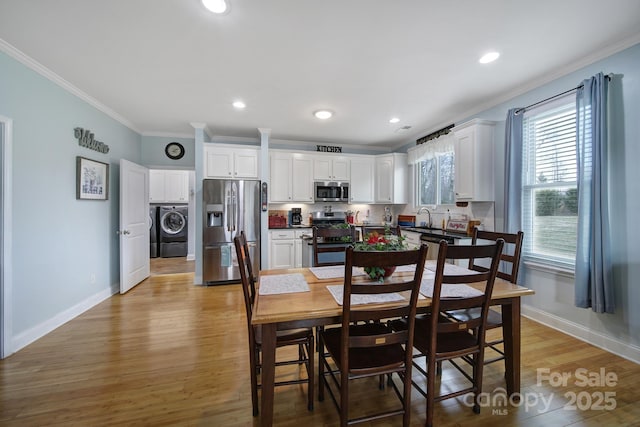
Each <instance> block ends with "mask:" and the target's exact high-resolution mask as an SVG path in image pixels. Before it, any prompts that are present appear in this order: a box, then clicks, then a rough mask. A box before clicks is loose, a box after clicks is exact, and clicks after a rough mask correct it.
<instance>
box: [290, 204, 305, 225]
mask: <svg viewBox="0 0 640 427" xmlns="http://www.w3.org/2000/svg"><path fill="white" fill-rule="evenodd" d="M300 224H302V208H291V225H300Z"/></svg>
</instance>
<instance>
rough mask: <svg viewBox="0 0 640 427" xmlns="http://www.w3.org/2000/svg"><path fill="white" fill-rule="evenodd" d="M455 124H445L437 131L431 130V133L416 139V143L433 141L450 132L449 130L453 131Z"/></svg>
mask: <svg viewBox="0 0 640 427" xmlns="http://www.w3.org/2000/svg"><path fill="white" fill-rule="evenodd" d="M453 126H454V125H453V124H450V125H449V126H445V127H443V128H442V129H438V130H437V131H435V132H431V133H430V134H429V135H426V136H423V137H422V138H418V139H416V145H420V144H424V143H425V142H427V141H431V140H432V139H436V138H439V137H441V136H442V135H446V134H448V133H449V132H451V129H453Z"/></svg>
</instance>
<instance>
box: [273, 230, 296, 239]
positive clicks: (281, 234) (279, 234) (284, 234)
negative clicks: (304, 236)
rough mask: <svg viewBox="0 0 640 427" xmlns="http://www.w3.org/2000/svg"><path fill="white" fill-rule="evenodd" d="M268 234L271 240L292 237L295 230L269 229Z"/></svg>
mask: <svg viewBox="0 0 640 427" xmlns="http://www.w3.org/2000/svg"><path fill="white" fill-rule="evenodd" d="M269 235H270V236H271V240H285V239H294V238H295V231H294V230H278V231H270V232H269Z"/></svg>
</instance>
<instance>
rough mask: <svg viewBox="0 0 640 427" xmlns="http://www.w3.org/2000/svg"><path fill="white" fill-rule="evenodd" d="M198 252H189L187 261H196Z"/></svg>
mask: <svg viewBox="0 0 640 427" xmlns="http://www.w3.org/2000/svg"><path fill="white" fill-rule="evenodd" d="M195 260H196V254H187V261H195Z"/></svg>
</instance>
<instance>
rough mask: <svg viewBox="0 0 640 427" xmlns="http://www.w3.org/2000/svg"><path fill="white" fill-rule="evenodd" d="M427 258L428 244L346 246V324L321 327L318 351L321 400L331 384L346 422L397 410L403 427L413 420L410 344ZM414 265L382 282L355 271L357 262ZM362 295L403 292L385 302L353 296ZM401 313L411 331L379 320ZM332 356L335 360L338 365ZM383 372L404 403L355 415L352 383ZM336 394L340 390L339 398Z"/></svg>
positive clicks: (344, 320)
mask: <svg viewBox="0 0 640 427" xmlns="http://www.w3.org/2000/svg"><path fill="white" fill-rule="evenodd" d="M426 257H427V248H426V247H424V246H423V247H420V248H419V249H417V250H411V251H389V252H375V251H355V250H354V249H353V248H351V247H350V248H347V250H346V263H345V279H344V286H343V290H342V324H341V326H339V327H335V328H327V329H325V330H323V331H321V332H320V351H319V352H318V354H319V357H320V360H319V363H318V381H319V390H318V399H319V400H320V401H323V400H324V391H325V388H326V389H327V390H328V392H329V395H330V396H331V399H332V400H333V403H334V404H335V406H336V408H337V410H338V412H339V413H340V425H341V426H346V425H348V424H349V425H351V424H356V423H360V422H366V421H371V420H374V419H379V418H383V417H391V416H397V415H402V416H403V426H408V425H409V421H410V413H411V412H410V411H411V381H410V379H411V368H412V351H411V350H410V349H411V348H412V346H413V336H414V333H413V327H414V322H413V320H414V319H415V314H416V304H417V301H418V293H419V291H420V282H421V280H422V274H423V271H424V264H425V260H426ZM409 264H415V265H416V268H415V272H414V273H413V275H411V276H409V277H407V276H401V275H397V277H396V276H391V277H389V278H387V279H386V280H385V281H384V282H382V283H380V282H375V283H374V282H372V281H370V280H367V279H365V278H363V276H356V277H354V276H353V275H352V272H353V267H375V266H381V265H384V266H401V265H409ZM401 292H403V293H404V297H403V296H400V294H399V293H401ZM362 295H367V296H369V297H370V296H375V297H381V296H387V297H388V296H400V299H399V300H397V302H395V301H394V303H390V304H385V305H380V304H363V305H360V304H357V303H354V301H352V298H358V297H362ZM400 316H406V318H407V319H409V320H408V322H407V329H406V330H402V331H394V330H392V329H391V328H390V327H389V326H388V325H387V324H386V323H384V322H380V320H382V319H389V318H395V317H400ZM325 349H326V352H325ZM407 349H409V350H408V351H407ZM330 361H333V364H331V363H330ZM393 373H396V374H398V375H399V376H400V378H401V380H402V382H403V391H402V393H401V392H400V390H399V388H398V386H397V385H396V383H395V382H394V381H393V380H392V374H393ZM381 375H386V376H388V379H389V384H390V385H391V386H392V387H393V389H394V391H395V393H396V395H397V396H398V398H399V399H400V402H401V403H402V406H401V407H396V408H393V409H391V410H386V411H380V412H378V413H376V414H364V415H362V416H359V417H357V418H351V419H350V418H349V382H350V381H351V380H356V379H362V378H367V377H374V376H378V377H380V376H381ZM332 386H333V387H332ZM334 388H335V391H336V393H334V390H333V389H334ZM336 394H339V395H340V396H339V401H338V398H336Z"/></svg>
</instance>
